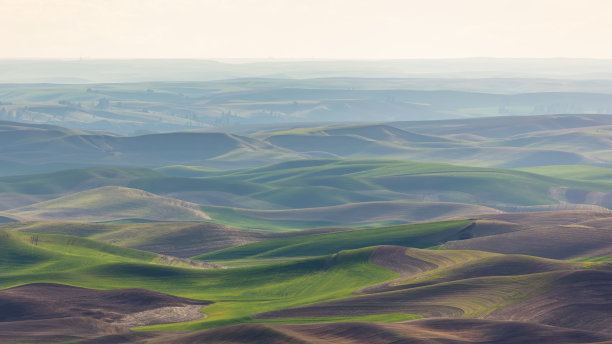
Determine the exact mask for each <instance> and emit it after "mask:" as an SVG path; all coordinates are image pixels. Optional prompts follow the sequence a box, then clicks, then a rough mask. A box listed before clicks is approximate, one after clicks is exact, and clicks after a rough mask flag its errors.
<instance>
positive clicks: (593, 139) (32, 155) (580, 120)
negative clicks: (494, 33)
mask: <svg viewBox="0 0 612 344" xmlns="http://www.w3.org/2000/svg"><path fill="white" fill-rule="evenodd" d="M512 122H521V123H522V124H517V123H512ZM610 125H611V124H610V120H609V118H608V117H606V116H605V115H550V116H523V117H521V121H516V119H515V118H514V117H491V118H477V119H464V120H448V121H438V122H436V121H433V122H432V121H429V122H428V121H425V122H423V121H421V122H419V121H413V122H387V123H371V122H369V123H358V124H355V123H352V124H351V123H344V124H338V123H327V124H326V123H323V122H321V123H318V124H312V125H304V126H301V127H300V126H299V125H293V126H291V125H289V126H285V127H284V128H279V127H278V125H274V124H272V125H270V126H268V127H266V126H265V125H264V126H259V127H255V128H256V129H253V130H246V131H247V133H245V134H243V135H238V134H234V133H231V132H230V131H229V130H228V131H227V132H222V131H217V132H213V131H198V130H192V131H177V132H167V133H146V134H142V135H134V136H121V135H116V134H110V133H105V132H88V131H82V130H73V129H66V128H62V127H58V126H52V125H46V124H27V123H17V122H9V121H2V122H0V143H3V148H2V151H1V152H2V167H1V168H0V173H2V174H4V175H9V174H23V173H35V172H36V171H38V172H44V171H52V170H58V169H67V168H74V167H91V166H100V165H107V166H132V167H136V166H138V167H164V166H171V165H190V166H204V167H207V168H220V169H232V168H245V167H256V166H264V165H267V164H271V163H274V162H280V161H288V160H295V159H313V158H314V159H316V158H336V159H339V158H343V159H347V158H351V159H372V158H376V159H394V160H414V161H427V162H446V163H454V164H461V165H471V166H481V167H498V168H520V167H534V166H545V165H569V164H582V165H593V166H604V167H605V166H608V165H609V161H610V157H611V156H610V153H609V151H610V147H612V144H611V142H612V140H611V138H610V135H609V134H608V133H609V129H610Z"/></svg>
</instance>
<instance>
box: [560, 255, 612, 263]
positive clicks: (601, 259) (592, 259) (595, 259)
mask: <svg viewBox="0 0 612 344" xmlns="http://www.w3.org/2000/svg"><path fill="white" fill-rule="evenodd" d="M570 260H571V261H573V262H587V263H588V262H594V263H598V262H612V256H601V257H580V258H574V259H570Z"/></svg>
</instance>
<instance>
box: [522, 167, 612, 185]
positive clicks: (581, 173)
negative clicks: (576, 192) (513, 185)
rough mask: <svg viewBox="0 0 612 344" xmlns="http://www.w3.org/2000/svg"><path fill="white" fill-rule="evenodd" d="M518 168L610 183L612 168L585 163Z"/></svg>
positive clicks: (542, 173) (549, 174)
mask: <svg viewBox="0 0 612 344" xmlns="http://www.w3.org/2000/svg"><path fill="white" fill-rule="evenodd" d="M518 170H521V171H526V172H531V173H537V174H541V175H545V176H550V177H555V178H563V179H571V180H578V181H596V182H605V183H612V168H607V167H599V166H586V165H555V166H538V167H525V168H520V169H518Z"/></svg>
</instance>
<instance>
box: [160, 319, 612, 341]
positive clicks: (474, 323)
mask: <svg viewBox="0 0 612 344" xmlns="http://www.w3.org/2000/svg"><path fill="white" fill-rule="evenodd" d="M610 339H612V337H611V336H608V335H605V334H601V333H594V332H588V331H580V330H570V329H564V328H560V327H554V326H547V325H541V324H531V323H523V322H510V321H490V320H472V319H424V320H414V321H408V322H402V323H361V322H348V323H319V324H307V325H276V324H274V325H272V324H267V325H264V324H245V325H236V326H229V327H224V328H219V329H215V330H210V331H204V332H199V333H194V334H189V335H184V336H178V337H175V338H171V337H167V338H164V339H163V340H160V341H155V340H154V341H152V342H157V343H168V344H196V343H198V344H199V343H225V344H242V343H245V344H246V343H253V344H264V343H265V344H267V343H270V344H281V343H288V344H305V343H312V344H323V343H338V344H371V343H388V344H391V343H393V344H409V343H410V344H468V343H481V344H483V343H487V344H494V343H497V344H516V343H521V344H560V343H575V344H578V343H595V342H602V341H606V340H610Z"/></svg>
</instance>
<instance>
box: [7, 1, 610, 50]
mask: <svg viewBox="0 0 612 344" xmlns="http://www.w3.org/2000/svg"><path fill="white" fill-rule="evenodd" d="M0 41H1V42H2V48H1V49H0V58H20V57H27V58H57V57H59V58H79V57H88V58H136V57H143V58H269V57H272V58H339V59H343V58H351V59H360V58H376V59H378V58H385V59H392V58H452V57H475V56H486V57H587V58H612V44H611V43H610V42H612V0H508V1H506V0H200V1H197V0H0Z"/></svg>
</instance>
